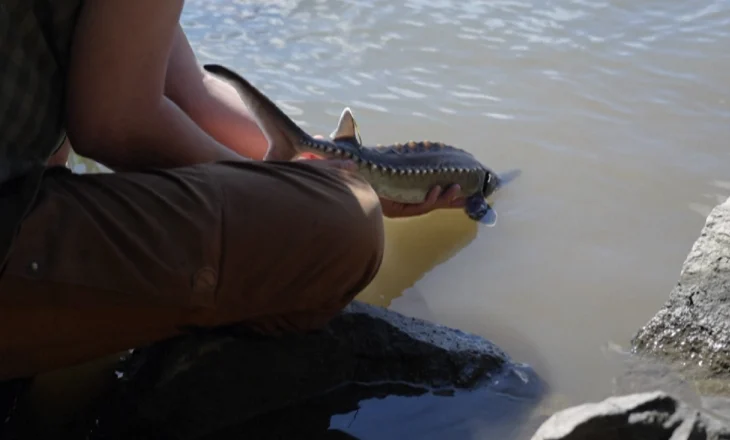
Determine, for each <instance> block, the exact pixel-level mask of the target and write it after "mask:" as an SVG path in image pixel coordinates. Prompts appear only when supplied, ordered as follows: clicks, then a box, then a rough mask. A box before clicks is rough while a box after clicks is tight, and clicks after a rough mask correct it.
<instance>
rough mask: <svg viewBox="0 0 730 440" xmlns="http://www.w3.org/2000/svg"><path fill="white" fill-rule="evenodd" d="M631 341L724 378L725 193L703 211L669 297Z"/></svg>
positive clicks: (727, 348) (728, 301)
mask: <svg viewBox="0 0 730 440" xmlns="http://www.w3.org/2000/svg"><path fill="white" fill-rule="evenodd" d="M632 344H633V346H634V350H635V352H637V353H642V354H650V355H652V356H655V357H657V358H661V359H666V360H669V361H677V362H679V363H683V364H686V365H688V366H691V367H695V368H693V370H694V371H695V373H697V374H699V375H700V376H704V377H705V378H730V199H728V200H726V201H725V202H724V203H722V204H721V205H718V206H717V207H715V208H714V209H713V210H712V212H711V213H710V215H709V216H708V217H707V221H706V222H705V226H704V228H703V229H702V232H701V234H700V237H699V239H698V240H697V241H696V242H695V243H694V245H693V246H692V249H691V251H690V253H689V255H688V256H687V258H686V260H685V262H684V265H683V267H682V270H681V272H680V277H679V282H678V283H677V285H676V286H675V287H674V289H673V290H672V292H671V293H670V295H669V300H668V301H667V302H666V304H665V305H664V307H663V308H662V309H661V310H660V311H659V312H658V313H657V314H656V315H655V316H654V317H653V318H652V319H651V320H650V321H649V322H648V323H647V324H646V325H645V326H644V327H643V328H642V329H641V330H640V331H639V332H638V333H637V334H636V336H635V337H634V339H633V341H632Z"/></svg>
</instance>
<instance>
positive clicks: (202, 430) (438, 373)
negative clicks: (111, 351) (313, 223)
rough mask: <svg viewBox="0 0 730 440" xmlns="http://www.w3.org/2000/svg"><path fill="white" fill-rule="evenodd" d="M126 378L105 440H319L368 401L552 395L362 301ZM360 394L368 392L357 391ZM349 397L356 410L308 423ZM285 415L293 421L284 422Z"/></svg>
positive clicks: (179, 346)
mask: <svg viewBox="0 0 730 440" xmlns="http://www.w3.org/2000/svg"><path fill="white" fill-rule="evenodd" d="M120 375H122V376H123V379H122V381H121V382H120V386H119V387H118V388H119V390H118V392H117V393H116V395H115V396H113V397H111V398H110V399H109V402H108V404H107V406H106V407H105V408H104V409H103V410H102V414H101V415H100V416H99V420H100V424H99V427H98V428H97V429H96V430H95V431H96V437H94V438H98V439H102V438H103V439H110V438H135V439H142V438H155V439H200V438H206V439H210V438H244V437H248V438H250V437H253V438H263V437H262V436H261V435H260V434H256V435H252V434H251V433H250V432H248V431H245V430H244V431H242V430H241V429H238V428H237V427H238V426H241V425H242V424H245V423H249V422H251V423H253V422H255V421H257V420H258V421H263V422H262V423H266V424H267V425H268V426H276V429H275V431H276V432H277V434H276V435H277V436H279V437H276V436H274V435H272V434H271V432H268V433H267V434H269V435H272V437H274V438H289V437H290V436H292V435H293V436H294V438H311V437H309V436H305V435H304V431H305V430H306V429H310V430H311V431H312V432H315V431H316V432H318V433H319V432H322V431H327V425H328V424H329V420H330V416H331V415H332V413H333V412H338V413H343V412H350V411H354V410H356V409H357V408H358V402H359V401H360V400H361V399H364V398H368V397H381V396H385V395H388V394H398V395H420V394H424V393H429V392H431V393H433V394H436V395H449V393H454V391H455V390H459V389H462V390H463V389H474V388H476V387H480V386H481V385H488V386H489V387H492V388H494V387H497V388H498V391H499V392H504V393H507V394H510V395H518V394H522V395H523V396H528V398H527V399H525V401H528V400H531V398H532V397H536V396H538V395H539V394H541V392H542V391H541V390H542V382H541V381H540V380H539V378H538V377H537V376H536V375H535V374H534V372H533V370H532V369H531V368H529V367H528V366H525V365H519V364H516V363H514V362H512V361H511V360H510V358H509V357H508V356H507V354H506V353H504V352H503V351H502V350H500V349H499V348H498V347H496V346H494V345H493V344H491V343H490V342H489V341H487V340H485V339H483V338H480V337H478V336H476V335H472V334H467V333H464V332H462V331H459V330H456V329H452V328H448V327H444V326H441V325H437V324H433V323H430V322H427V321H424V320H420V319H414V318H409V317H406V316H403V315H401V314H399V313H397V312H393V311H390V310H387V309H384V308H381V307H375V306H370V305H367V304H363V303H360V302H357V301H355V302H353V303H351V304H350V305H349V306H348V307H347V308H346V309H345V310H344V311H343V313H341V314H340V315H338V316H337V317H335V318H334V319H333V320H332V321H331V322H330V323H329V324H328V326H327V327H326V328H324V329H323V330H321V331H317V332H312V333H308V334H293V335H287V336H285V337H279V338H274V337H263V336H258V335H254V334H251V333H247V332H245V331H242V330H240V329H237V328H235V327H231V328H228V329H223V330H220V331H215V332H209V331H206V332H199V333H194V334H191V335H186V336H184V337H179V338H176V339H174V340H170V341H166V342H163V343H160V344H155V345H153V346H151V347H148V348H146V349H143V350H138V351H137V352H135V353H134V354H133V355H132V356H131V357H130V358H129V359H128V360H127V361H126V362H125V365H124V366H123V367H122V368H121V371H120ZM351 384H353V385H357V384H359V385H361V386H362V385H365V387H360V388H359V389H358V390H355V389H347V390H345V388H347V387H348V385H351ZM482 389H483V388H482ZM363 390H365V391H363ZM338 393H339V394H340V397H342V399H344V408H343V407H342V402H340V405H339V407H338V408H336V409H328V410H327V411H325V412H324V415H323V416H322V417H319V416H315V415H312V414H311V413H310V412H307V411H308V410H311V409H312V408H313V407H315V406H320V407H322V406H326V404H325V403H322V400H321V398H322V396H324V395H327V394H338ZM317 399H320V400H317ZM534 400H537V399H533V400H531V401H534ZM287 408H298V409H297V410H296V411H288V410H287ZM282 411H284V412H287V411H288V413H287V416H286V417H279V416H275V415H272V414H277V412H279V413H281V412H282ZM307 425H311V426H309V427H307ZM288 429H290V430H292V432H289V431H287V430H288ZM227 430H228V431H231V430H234V431H235V433H233V432H229V433H227V434H225V435H224V433H226V431H227ZM269 431H271V429H269ZM243 432H246V434H244V433H243ZM282 432H286V433H287V434H286V435H284V434H282ZM294 434H296V435H294ZM267 438H269V437H267ZM317 438H320V437H317Z"/></svg>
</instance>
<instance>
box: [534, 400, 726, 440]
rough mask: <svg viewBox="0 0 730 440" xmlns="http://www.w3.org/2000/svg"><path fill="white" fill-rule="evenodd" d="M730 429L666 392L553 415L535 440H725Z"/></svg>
mask: <svg viewBox="0 0 730 440" xmlns="http://www.w3.org/2000/svg"><path fill="white" fill-rule="evenodd" d="M721 439H723V440H724V439H730V429H729V428H728V426H727V425H726V424H723V423H721V422H720V421H719V420H718V419H715V418H712V417H710V416H708V415H707V414H703V413H701V412H699V411H697V410H694V409H692V408H691V407H690V406H688V405H687V404H685V403H683V402H682V401H679V400H677V399H676V398H675V397H673V396H672V395H670V394H667V393H665V392H663V391H655V392H648V393H641V394H629V395H624V396H618V397H610V398H608V399H605V400H603V401H601V402H597V403H586V404H583V405H579V406H575V407H572V408H568V409H565V410H562V411H560V412H557V413H555V414H553V415H552V416H551V417H550V418H549V419H548V420H547V421H545V423H543V424H542V425H541V426H540V427H539V428H538V429H537V431H536V432H535V435H533V436H532V440H721Z"/></svg>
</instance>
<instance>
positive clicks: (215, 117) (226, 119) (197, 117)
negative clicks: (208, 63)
mask: <svg viewBox="0 0 730 440" xmlns="http://www.w3.org/2000/svg"><path fill="white" fill-rule="evenodd" d="M165 95H166V96H167V97H169V98H170V99H172V100H173V101H174V102H175V103H176V104H177V105H178V106H179V107H180V108H181V109H182V110H183V111H184V112H185V113H187V114H188V115H189V116H190V118H191V119H193V120H194V121H195V123H196V124H198V125H199V126H200V127H201V128H202V129H203V130H205V131H206V132H207V133H208V134H210V135H211V136H212V137H214V138H215V139H216V140H217V141H218V142H220V143H222V144H223V145H225V146H226V147H228V148H230V149H232V150H234V151H236V152H237V153H239V154H241V155H243V156H246V157H250V158H253V159H258V160H261V159H263V158H264V155H265V154H266V150H267V148H268V146H269V143H268V140H267V139H266V137H265V136H264V134H263V132H262V131H261V129H260V128H259V127H258V125H257V123H256V121H255V120H254V119H253V117H252V116H251V114H250V113H249V112H248V109H247V108H246V106H245V105H244V103H243V102H242V101H241V98H239V96H238V94H237V93H236V91H235V89H234V88H233V86H231V85H230V84H227V83H225V82H224V81H221V80H220V79H218V78H216V77H214V76H212V75H210V74H208V73H207V72H205V70H203V69H202V67H201V66H200V64H199V63H198V61H197V59H196V57H195V53H194V51H193V48H192V47H191V46H190V42H189V41H188V39H187V36H186V35H185V32H184V31H183V28H182V26H180V25H178V26H177V29H176V31H175V38H174V41H173V45H172V48H171V50H170V57H169V59H168V65H167V72H166V76H165Z"/></svg>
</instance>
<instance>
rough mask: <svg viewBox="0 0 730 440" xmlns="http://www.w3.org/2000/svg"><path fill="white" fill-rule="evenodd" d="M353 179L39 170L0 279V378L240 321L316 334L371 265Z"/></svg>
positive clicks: (370, 207) (250, 168) (367, 197)
mask: <svg viewBox="0 0 730 440" xmlns="http://www.w3.org/2000/svg"><path fill="white" fill-rule="evenodd" d="M383 239H384V238H383V220H382V213H381V208H380V204H379V202H378V198H377V196H376V195H375V193H374V192H373V190H372V188H371V187H370V186H369V185H368V184H367V183H366V182H365V181H364V180H362V179H360V178H358V177H356V176H355V175H352V174H350V173H347V172H345V171H340V170H334V169H331V170H329V169H327V170H324V169H321V168H315V167H312V166H310V165H308V164H305V163H302V162H265V163H264V162H240V163H239V162H236V163H233V162H220V163H214V164H203V165H198V166H191V167H184V168H178V169H174V170H155V171H149V172H129V173H127V172H125V173H113V174H83V175H78V174H74V173H72V172H70V171H69V170H67V169H65V168H60V167H59V168H55V169H52V170H50V171H49V172H48V173H47V174H46V176H45V178H44V180H43V183H42V184H41V188H40V192H39V195H38V198H37V201H36V204H35V205H34V207H33V209H32V211H31V212H30V214H29V216H28V217H27V218H26V220H25V221H24V223H23V225H22V227H21V229H20V232H19V235H18V236H17V240H16V242H15V244H14V247H13V250H12V251H11V253H10V255H9V258H8V262H7V267H6V270H5V272H4V273H3V275H2V277H1V278H0V359H2V361H1V362H0V380H3V379H8V378H14V377H21V376H28V375H33V374H37V373H40V372H44V371H48V370H51V369H56V368H59V367H64V366H70V365H73V364H77V363H80V362H84V361H87V360H91V359H94V358H96V357H99V356H105V355H107V354H113V353H116V352H119V351H122V350H125V349H128V348H132V347H135V346H139V345H141V344H147V343H150V342H154V341H157V340H160V339H163V338H167V337H171V336H175V335H177V334H180V333H181V332H182V331H183V330H182V329H183V328H184V327H187V326H204V327H207V326H217V325H224V324H232V323H243V324H244V325H249V326H251V327H252V328H255V329H257V330H259V331H264V332H279V331H282V330H283V331H306V330H309V329H313V328H317V327H320V326H322V325H324V324H325V323H326V322H327V321H329V319H331V318H332V317H333V316H334V315H335V314H336V313H338V312H339V311H340V310H341V309H342V308H343V307H345V306H346V305H347V304H348V303H349V302H350V301H351V300H352V298H353V297H354V296H355V295H357V294H358V293H359V292H360V291H362V290H363V289H364V288H365V287H366V286H367V285H368V284H369V283H370V281H371V280H372V279H373V278H374V276H375V274H376V273H377V271H378V269H379V267H380V263H381V261H382V258H383Z"/></svg>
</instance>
